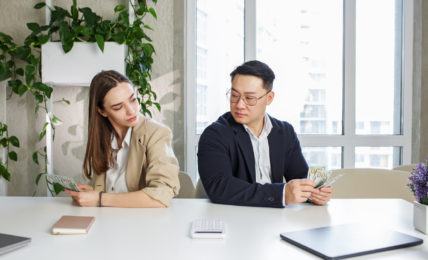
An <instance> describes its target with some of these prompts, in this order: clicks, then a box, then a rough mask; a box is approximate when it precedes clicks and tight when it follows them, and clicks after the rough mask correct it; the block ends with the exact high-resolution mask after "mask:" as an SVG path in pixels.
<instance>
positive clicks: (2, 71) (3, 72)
mask: <svg viewBox="0 0 428 260" xmlns="http://www.w3.org/2000/svg"><path fill="white" fill-rule="evenodd" d="M11 76H12V72H11V71H10V70H9V69H7V68H6V67H5V66H4V65H3V64H0V81H3V80H6V79H8V78H10V77H11Z"/></svg>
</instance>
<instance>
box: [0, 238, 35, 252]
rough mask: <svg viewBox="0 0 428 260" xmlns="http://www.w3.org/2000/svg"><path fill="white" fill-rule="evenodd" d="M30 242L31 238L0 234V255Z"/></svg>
mask: <svg viewBox="0 0 428 260" xmlns="http://www.w3.org/2000/svg"><path fill="white" fill-rule="evenodd" d="M30 242H31V238H29V237H20V236H14V235H8V234H3V233H0V255H3V254H6V253H7V252H10V251H12V250H15V249H17V248H20V247H23V246H25V245H28V244H29V243H30Z"/></svg>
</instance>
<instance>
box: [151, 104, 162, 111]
mask: <svg viewBox="0 0 428 260" xmlns="http://www.w3.org/2000/svg"><path fill="white" fill-rule="evenodd" d="M153 104H154V105H155V106H156V108H157V109H158V110H159V112H161V106H160V104H159V103H158V102H154V103H153Z"/></svg>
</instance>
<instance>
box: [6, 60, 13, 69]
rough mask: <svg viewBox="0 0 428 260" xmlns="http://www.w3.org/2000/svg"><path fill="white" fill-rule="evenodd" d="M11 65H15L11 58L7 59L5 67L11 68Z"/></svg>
mask: <svg viewBox="0 0 428 260" xmlns="http://www.w3.org/2000/svg"><path fill="white" fill-rule="evenodd" d="M13 66H15V62H13V60H10V61H8V62H6V67H7V68H9V69H10V68H12V67H13Z"/></svg>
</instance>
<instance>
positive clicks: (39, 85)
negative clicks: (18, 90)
mask: <svg viewBox="0 0 428 260" xmlns="http://www.w3.org/2000/svg"><path fill="white" fill-rule="evenodd" d="M33 87H34V88H35V89H37V90H40V91H42V92H43V93H45V95H46V97H48V98H51V94H52V91H53V88H51V87H49V86H48V85H46V84H43V83H42V82H36V83H34V84H33Z"/></svg>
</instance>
